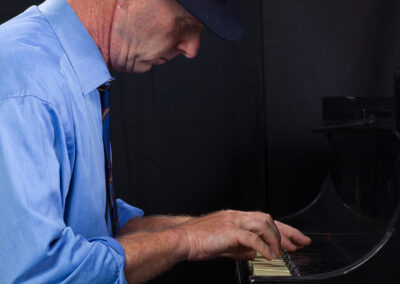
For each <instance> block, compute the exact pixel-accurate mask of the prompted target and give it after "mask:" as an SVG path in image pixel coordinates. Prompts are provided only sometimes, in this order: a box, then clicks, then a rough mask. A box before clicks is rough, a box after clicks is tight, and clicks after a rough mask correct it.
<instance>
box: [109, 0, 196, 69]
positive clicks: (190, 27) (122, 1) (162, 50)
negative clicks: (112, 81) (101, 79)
mask: <svg viewBox="0 0 400 284" xmlns="http://www.w3.org/2000/svg"><path fill="white" fill-rule="evenodd" d="M202 29H203V24H202V23H201V22H200V21H199V20H198V19H197V18H195V17H194V16H193V15H192V14H191V13H189V12H188V11H187V10H186V9H185V8H184V7H183V6H182V5H180V4H179V3H178V2H177V1H176V0H118V1H117V6H116V10H115V14H114V20H113V24H112V30H111V37H110V62H109V63H110V65H111V67H112V68H113V69H114V70H116V71H125V72H137V73H142V72H146V71H148V70H150V69H151V67H152V66H153V65H157V64H162V63H165V62H166V61H168V60H171V59H172V58H174V57H175V56H177V55H179V54H183V55H184V56H186V57H187V58H194V57H195V56H196V54H197V51H198V49H199V47H200V35H201V31H202Z"/></svg>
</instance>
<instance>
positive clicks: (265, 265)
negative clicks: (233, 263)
mask: <svg viewBox="0 0 400 284" xmlns="http://www.w3.org/2000/svg"><path fill="white" fill-rule="evenodd" d="M288 257H289V256H288V254H287V253H286V252H284V253H283V254H282V256H281V257H277V258H274V259H272V260H268V259H266V258H264V257H263V256H262V255H261V254H259V253H257V256H256V258H255V259H254V260H251V261H249V263H248V264H249V268H250V271H251V272H252V273H251V274H252V275H253V276H292V275H293V273H291V272H290V270H289V268H288V267H287V265H286V263H288Z"/></svg>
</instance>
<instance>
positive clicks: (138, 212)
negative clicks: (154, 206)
mask: <svg viewBox="0 0 400 284" xmlns="http://www.w3.org/2000/svg"><path fill="white" fill-rule="evenodd" d="M117 206H118V217H119V224H120V227H121V228H122V227H123V226H124V225H125V224H126V222H128V221H129V220H130V219H132V218H137V217H143V215H144V212H143V210H142V209H139V208H136V207H134V206H132V205H129V204H128V203H126V202H125V201H123V200H122V199H117Z"/></svg>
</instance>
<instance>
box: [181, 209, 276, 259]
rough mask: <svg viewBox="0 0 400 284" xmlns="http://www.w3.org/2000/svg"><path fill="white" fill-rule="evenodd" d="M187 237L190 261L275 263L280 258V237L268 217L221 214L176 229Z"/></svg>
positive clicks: (254, 214) (204, 217)
mask: <svg viewBox="0 0 400 284" xmlns="http://www.w3.org/2000/svg"><path fill="white" fill-rule="evenodd" d="M175 230H178V231H180V232H181V233H182V234H183V235H184V236H186V241H187V260H189V261H191V260H204V259H211V258H215V257H221V256H222V257H231V258H236V259H252V258H254V257H255V256H256V252H260V253H261V254H262V255H263V256H264V257H265V258H267V259H272V258H274V257H276V256H278V255H280V254H281V252H282V251H281V245H280V241H281V238H280V234H279V230H278V228H277V226H276V225H275V223H274V220H273V219H272V217H271V216H270V215H269V214H265V213H261V212H242V211H234V210H227V211H219V212H215V213H212V214H208V215H204V216H202V217H198V218H194V219H192V220H190V221H188V222H185V223H183V224H180V225H178V226H176V227H175Z"/></svg>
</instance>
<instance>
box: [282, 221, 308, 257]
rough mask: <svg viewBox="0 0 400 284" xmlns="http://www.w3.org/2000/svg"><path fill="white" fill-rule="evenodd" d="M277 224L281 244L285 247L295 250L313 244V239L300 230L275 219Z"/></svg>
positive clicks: (291, 250)
mask: <svg viewBox="0 0 400 284" xmlns="http://www.w3.org/2000/svg"><path fill="white" fill-rule="evenodd" d="M275 224H276V226H277V227H278V230H279V233H280V235H281V246H282V248H283V249H285V250H287V251H290V252H294V251H296V250H298V249H299V248H302V247H304V246H308V245H309V244H311V239H310V238H309V237H307V236H306V235H304V234H303V233H302V232H300V231H299V230H297V229H295V228H293V227H291V226H289V225H286V224H284V223H281V222H279V221H275Z"/></svg>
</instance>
